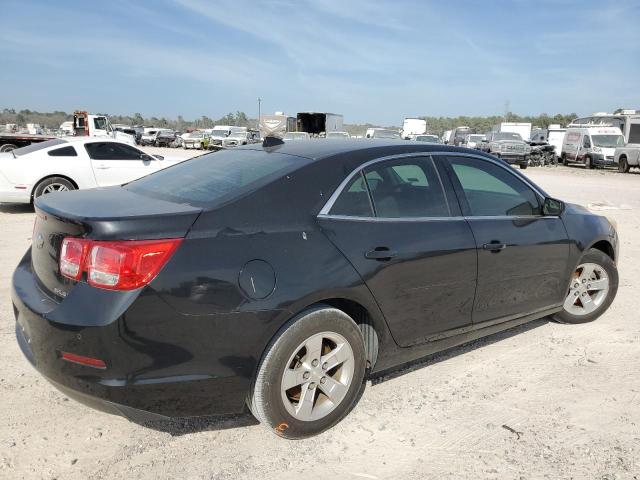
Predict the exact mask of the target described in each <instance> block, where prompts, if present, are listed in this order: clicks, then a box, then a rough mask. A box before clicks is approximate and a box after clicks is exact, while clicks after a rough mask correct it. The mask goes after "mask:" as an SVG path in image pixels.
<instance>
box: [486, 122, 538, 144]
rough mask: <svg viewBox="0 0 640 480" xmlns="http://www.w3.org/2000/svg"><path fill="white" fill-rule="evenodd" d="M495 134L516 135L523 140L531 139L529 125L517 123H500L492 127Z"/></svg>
mask: <svg viewBox="0 0 640 480" xmlns="http://www.w3.org/2000/svg"><path fill="white" fill-rule="evenodd" d="M494 131H495V132H509V133H517V134H518V135H520V136H521V137H522V139H523V140H529V139H530V138H531V124H530V123H518V122H502V123H501V124H499V125H496V126H495V127H494Z"/></svg>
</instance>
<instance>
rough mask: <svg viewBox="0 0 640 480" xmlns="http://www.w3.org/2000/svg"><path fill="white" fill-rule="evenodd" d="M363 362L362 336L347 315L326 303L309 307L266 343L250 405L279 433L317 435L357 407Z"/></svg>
mask: <svg viewBox="0 0 640 480" xmlns="http://www.w3.org/2000/svg"><path fill="white" fill-rule="evenodd" d="M365 364H366V362H365V351H364V341H363V338H362V334H361V332H360V329H359V328H358V326H357V325H356V324H355V322H354V321H353V320H352V319H351V317H349V316H348V315H347V314H346V313H344V312H342V311H341V310H337V309H335V308H331V307H328V306H319V307H316V308H314V309H311V310H308V311H306V312H303V313H302V314H300V315H299V316H297V317H296V318H294V319H292V320H291V321H290V322H289V323H288V324H287V325H285V326H284V327H283V328H282V329H281V331H280V332H279V333H278V334H277V335H276V337H275V338H274V340H273V341H272V342H271V344H270V345H269V346H268V347H267V350H266V353H265V356H264V358H263V359H262V362H261V363H260V367H259V369H258V374H257V377H256V380H255V383H254V386H253V391H252V394H251V398H250V399H249V402H248V403H249V408H250V409H251V411H252V413H253V414H254V415H255V417H256V418H257V419H258V420H260V422H261V423H262V424H264V425H266V426H267V427H269V428H271V429H273V431H274V432H275V433H276V434H277V435H279V436H281V437H285V438H291V439H298V438H305V437H309V436H312V435H317V434H319V433H321V432H323V431H325V430H327V429H329V428H331V427H332V426H334V425H335V424H336V423H338V422H339V421H340V420H342V419H343V418H344V417H345V416H346V415H347V414H348V413H349V412H350V411H351V409H352V408H353V407H354V406H355V405H356V403H357V401H358V399H359V397H360V394H361V393H362V391H363V388H364V382H363V380H364V375H365Z"/></svg>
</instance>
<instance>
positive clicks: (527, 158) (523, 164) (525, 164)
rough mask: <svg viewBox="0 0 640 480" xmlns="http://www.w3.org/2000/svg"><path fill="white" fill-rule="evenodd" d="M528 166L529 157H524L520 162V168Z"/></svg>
mask: <svg viewBox="0 0 640 480" xmlns="http://www.w3.org/2000/svg"><path fill="white" fill-rule="evenodd" d="M528 166H529V157H524V160H523V161H522V162H520V170H524V169H525V168H527V167H528Z"/></svg>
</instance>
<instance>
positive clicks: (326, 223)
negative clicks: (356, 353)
mask: <svg viewBox="0 0 640 480" xmlns="http://www.w3.org/2000/svg"><path fill="white" fill-rule="evenodd" d="M338 193H339V195H338ZM449 194H450V195H449V196H447V195H445V190H444V188H443V183H442V180H441V176H440V175H439V173H438V171H437V170H436V168H435V165H434V162H433V160H432V159H431V158H430V157H429V156H409V157H406V156H403V157H400V158H395V159H389V160H380V161H375V162H373V163H371V164H369V165H367V166H366V167H365V168H364V169H362V170H359V171H358V172H354V173H352V174H351V176H350V177H348V179H347V180H346V181H345V183H344V188H342V189H341V190H340V191H339V192H336V194H334V196H332V199H331V200H330V201H329V203H328V204H327V205H326V206H325V207H324V208H323V210H322V211H321V213H320V215H319V217H318V222H319V224H320V226H321V228H322V229H323V231H324V232H325V233H326V235H327V236H328V238H329V239H330V240H331V241H332V242H333V243H334V244H335V245H336V246H337V247H338V249H340V251H342V253H343V254H344V255H345V257H346V258H347V259H348V260H349V261H350V262H351V264H352V265H353V266H354V268H355V269H356V270H357V271H358V273H359V274H360V276H361V277H362V278H363V280H364V281H365V282H366V284H367V286H368V287H369V289H370V291H371V292H372V294H373V296H374V297H375V299H376V301H377V302H378V304H379V306H380V308H381V310H382V312H383V314H384V316H385V318H386V320H387V323H388V325H389V328H390V330H391V332H392V335H393V337H394V339H395V340H396V342H397V343H398V344H399V345H401V346H409V345H412V344H416V343H422V342H425V341H428V340H431V339H434V338H436V337H437V336H438V335H439V334H442V332H446V331H448V330H454V329H457V328H460V327H465V326H468V325H470V324H471V320H472V319H471V312H472V307H473V299H474V293H475V286H476V273H477V270H476V268H477V258H476V257H477V254H476V247H475V243H474V239H473V235H472V233H471V229H470V227H469V225H468V224H467V222H466V221H465V220H464V218H463V217H462V216H461V213H460V210H459V207H458V205H457V201H456V200H455V196H454V194H453V191H452V190H450V191H449Z"/></svg>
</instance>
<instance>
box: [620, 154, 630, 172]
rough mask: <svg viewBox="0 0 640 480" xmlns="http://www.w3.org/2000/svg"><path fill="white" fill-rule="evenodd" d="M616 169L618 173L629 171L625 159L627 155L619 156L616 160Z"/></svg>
mask: <svg viewBox="0 0 640 480" xmlns="http://www.w3.org/2000/svg"><path fill="white" fill-rule="evenodd" d="M618 171H619V172H620V173H629V162H628V161H627V157H620V160H619V161H618Z"/></svg>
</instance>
